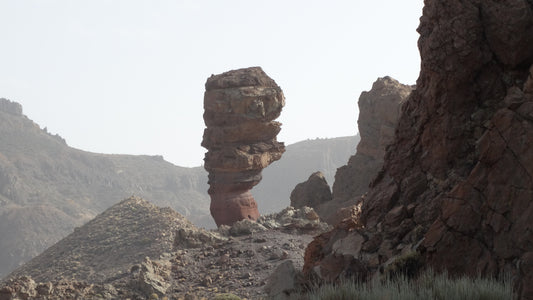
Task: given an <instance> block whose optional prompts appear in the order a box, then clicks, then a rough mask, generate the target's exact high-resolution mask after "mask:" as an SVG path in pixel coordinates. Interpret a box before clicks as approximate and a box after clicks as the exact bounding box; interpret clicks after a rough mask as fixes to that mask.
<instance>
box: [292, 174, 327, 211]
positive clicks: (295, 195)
mask: <svg viewBox="0 0 533 300" xmlns="http://www.w3.org/2000/svg"><path fill="white" fill-rule="evenodd" d="M290 199H291V206H292V207H294V208H302V207H304V206H308V207H311V208H314V209H316V208H317V207H318V206H319V205H321V204H323V203H326V202H328V201H331V189H330V187H329V185H328V183H327V182H326V178H325V177H324V174H322V172H315V173H313V174H311V176H309V178H308V179H307V181H305V182H302V183H299V184H298V185H296V187H295V188H294V190H293V191H292V193H291V197H290Z"/></svg>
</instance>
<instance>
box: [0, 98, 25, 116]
mask: <svg viewBox="0 0 533 300" xmlns="http://www.w3.org/2000/svg"><path fill="white" fill-rule="evenodd" d="M0 111H3V112H6V113H8V114H11V115H15V116H22V105H20V104H19V103H17V102H13V101H9V100H8V99H5V98H0Z"/></svg>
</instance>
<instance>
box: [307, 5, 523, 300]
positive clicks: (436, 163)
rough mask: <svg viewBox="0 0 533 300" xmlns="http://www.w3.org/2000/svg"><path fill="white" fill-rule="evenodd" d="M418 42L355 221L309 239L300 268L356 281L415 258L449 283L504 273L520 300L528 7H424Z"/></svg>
mask: <svg viewBox="0 0 533 300" xmlns="http://www.w3.org/2000/svg"><path fill="white" fill-rule="evenodd" d="M418 32H419V33H420V39H419V44H418V45H419V49H420V54H421V58H422V63H421V73H420V77H419V79H418V81H417V87H416V90H414V91H413V93H412V94H411V96H410V98H409V99H408V100H407V101H406V102H405V104H404V105H403V107H402V112H401V115H400V118H399V121H398V126H397V129H396V134H395V137H394V142H393V143H392V145H391V146H390V147H389V148H388V149H387V152H386V155H385V162H384V167H383V170H382V171H381V172H380V173H379V175H378V177H377V178H376V180H375V181H374V183H373V185H372V187H371V190H370V191H369V192H368V194H367V196H366V198H365V200H364V203H363V207H362V213H361V218H360V219H359V220H357V219H353V220H347V221H345V222H343V223H341V224H339V225H338V226H337V227H336V229H334V231H332V232H329V233H326V234H324V235H322V236H319V237H318V238H317V239H315V241H314V242H313V243H311V244H310V246H309V247H308V249H307V251H306V265H305V270H306V272H314V273H316V274H318V275H319V276H321V277H322V278H326V277H327V278H330V279H335V278H337V277H338V276H339V275H340V274H341V273H343V272H344V274H347V273H350V274H354V275H357V276H366V275H365V274H368V273H369V274H372V273H375V272H376V270H378V269H379V268H380V267H384V266H385V265H386V264H387V263H390V262H391V261H392V260H394V259H396V258H398V257H399V256H401V255H402V254H406V253H409V252H412V251H418V252H419V253H420V254H421V257H422V259H423V260H424V261H425V262H427V264H428V265H429V266H431V267H433V268H434V269H436V270H443V269H447V270H448V272H449V273H451V274H453V275H458V274H469V275H475V274H478V273H481V275H488V276H497V275H500V274H503V273H504V272H509V273H511V274H512V276H513V278H515V279H516V287H517V292H518V293H519V295H520V297H521V298H523V299H532V298H533V288H532V287H531V282H532V280H533V278H532V276H533V275H531V274H533V227H532V223H531V220H533V201H531V200H532V199H533V152H532V151H531V149H532V148H531V147H532V146H533V95H532V94H531V90H530V86H531V83H530V82H528V80H531V79H528V76H530V74H529V73H530V72H529V70H530V66H531V64H532V63H533V42H532V37H533V4H532V3H531V1H526V0H508V1H478V0H467V1H458V0H452V1H437V0H426V1H425V8H424V13H423V16H422V18H421V23H420V26H419V28H418ZM345 244H351V248H350V249H351V250H350V249H346V248H345V247H342V245H345ZM348 250H349V251H348Z"/></svg>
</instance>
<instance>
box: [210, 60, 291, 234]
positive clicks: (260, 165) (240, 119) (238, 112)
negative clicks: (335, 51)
mask: <svg viewBox="0 0 533 300" xmlns="http://www.w3.org/2000/svg"><path fill="white" fill-rule="evenodd" d="M205 89H206V91H205V95H204V109H205V112H204V121H205V124H206V127H207V128H206V129H205V131H204V137H203V141H202V146H204V147H205V148H207V149H208V152H207V153H206V154H205V159H204V160H205V165H204V166H205V169H206V170H207V171H208V172H209V185H210V188H209V195H210V196H211V215H212V216H213V218H214V219H215V222H216V223H217V225H219V226H220V225H222V224H225V225H231V224H233V223H234V222H236V221H239V220H242V219H252V220H255V219H257V218H258V217H259V211H258V210H257V204H256V202H255V200H254V198H253V196H252V194H251V193H250V190H251V189H252V187H253V186H255V185H256V184H258V183H259V181H260V180H261V170H263V169H264V168H266V167H267V166H268V165H269V164H271V163H272V162H274V161H276V160H278V159H280V158H281V155H282V154H283V152H284V151H285V146H284V145H283V143H280V142H278V141H277V140H276V136H277V134H278V133H279V131H280V128H281V127H280V126H281V124H280V123H279V122H275V121H273V120H274V119H276V118H277V117H278V116H279V115H280V113H281V109H282V108H283V106H284V105H285V97H284V96H283V92H282V91H281V88H280V87H279V86H278V85H277V84H276V83H275V82H274V80H272V79H271V78H270V77H268V76H267V75H266V74H265V72H263V70H262V69H261V68H259V67H254V68H247V69H239V70H233V71H229V72H226V73H223V74H219V75H216V76H215V75H213V76H211V77H210V78H209V79H207V82H206V84H205Z"/></svg>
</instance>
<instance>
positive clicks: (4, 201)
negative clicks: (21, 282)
mask: <svg viewBox="0 0 533 300" xmlns="http://www.w3.org/2000/svg"><path fill="white" fill-rule="evenodd" d="M207 188H208V186H207V176H206V175H205V171H204V170H203V168H201V167H198V168H182V167H177V166H175V165H173V164H171V163H168V162H166V161H164V160H163V158H162V157H157V156H155V157H154V156H131V155H104V154H96V153H89V152H84V151H80V150H77V149H73V148H70V147H68V146H67V144H66V143H65V141H64V140H63V139H62V138H61V137H59V136H57V135H55V136H52V135H50V134H48V133H47V132H46V130H41V129H40V128H39V126H38V125H37V124H35V123H34V122H32V121H31V120H30V119H28V118H27V117H26V116H24V115H22V107H21V106H20V105H19V104H18V103H14V102H10V101H8V100H5V99H0V236H1V237H2V238H1V239H0V277H2V276H3V275H6V274H7V272H8V271H9V270H12V269H13V268H15V267H17V266H19V265H20V264H21V263H23V262H25V261H27V260H28V259H30V258H32V257H34V256H35V255H37V254H39V253H40V252H41V251H43V250H44V249H46V248H47V247H48V246H50V245H52V244H53V243H55V242H57V241H58V240H59V239H61V238H62V237H64V236H66V235H67V234H68V233H70V232H72V230H73V228H74V227H76V226H80V225H82V224H83V223H85V222H87V221H88V220H90V219H92V218H93V217H94V216H95V215H96V214H97V213H100V212H102V211H103V210H105V209H106V208H108V207H110V206H111V205H113V204H115V203H116V202H118V201H119V200H120V199H124V198H126V197H128V196H131V195H137V196H141V197H144V198H146V199H149V200H150V201H153V202H154V203H155V204H157V205H159V206H170V207H172V208H174V209H175V210H176V211H178V212H180V213H181V214H183V215H185V216H187V217H188V218H189V219H191V220H193V221H195V222H196V223H197V224H200V225H202V224H205V225H209V224H210V223H209V222H212V221H211V218H210V216H209V198H208V196H207V193H206V192H205V191H207Z"/></svg>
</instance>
